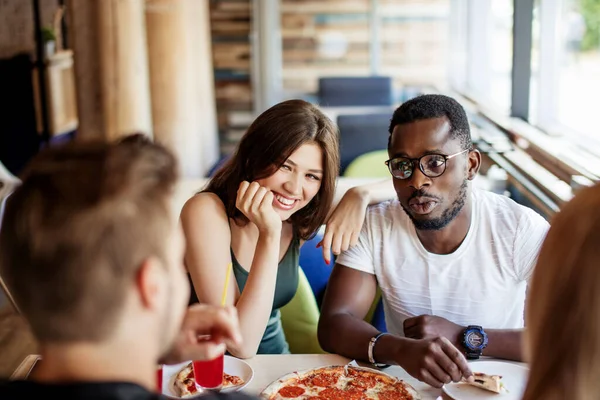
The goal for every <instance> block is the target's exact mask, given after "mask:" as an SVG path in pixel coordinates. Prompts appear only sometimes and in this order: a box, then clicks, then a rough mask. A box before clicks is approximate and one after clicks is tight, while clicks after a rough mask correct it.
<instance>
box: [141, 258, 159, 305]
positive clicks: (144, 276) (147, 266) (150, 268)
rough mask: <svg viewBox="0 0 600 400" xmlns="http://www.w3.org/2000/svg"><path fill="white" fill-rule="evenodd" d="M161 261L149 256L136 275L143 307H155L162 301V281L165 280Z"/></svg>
mask: <svg viewBox="0 0 600 400" xmlns="http://www.w3.org/2000/svg"><path fill="white" fill-rule="evenodd" d="M161 269H162V266H161V265H160V262H159V261H158V260H157V259H156V258H154V257H151V258H148V259H146V260H144V262H142V264H141V265H140V268H139V269H138V272H137V275H136V280H135V283H136V288H137V292H138V294H139V298H140V303H141V304H142V307H146V308H155V307H157V306H158V304H160V302H161V299H160V297H161V291H162V287H161V281H162V280H164V276H163V274H162V270H161Z"/></svg>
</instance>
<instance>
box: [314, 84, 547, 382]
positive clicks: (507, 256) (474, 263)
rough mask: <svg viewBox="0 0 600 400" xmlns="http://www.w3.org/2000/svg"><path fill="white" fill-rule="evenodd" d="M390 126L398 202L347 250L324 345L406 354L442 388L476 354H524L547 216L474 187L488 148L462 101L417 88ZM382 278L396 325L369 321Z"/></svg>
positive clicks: (382, 208)
mask: <svg viewBox="0 0 600 400" xmlns="http://www.w3.org/2000/svg"><path fill="white" fill-rule="evenodd" d="M389 131H390V139H389V142H388V152H389V156H390V159H389V160H388V161H387V162H386V164H387V166H388V168H389V170H390V173H391V175H392V176H393V184H394V188H395V190H396V193H397V195H398V200H391V201H388V202H385V203H381V204H378V205H375V206H372V207H371V208H370V209H369V211H368V213H367V216H366V220H365V225H364V226H363V230H362V232H361V234H360V238H359V240H358V244H357V245H356V246H354V247H352V248H350V249H349V250H347V251H346V252H344V253H342V254H341V255H340V257H339V258H338V259H337V262H336V265H335V267H334V270H333V272H332V275H331V278H330V281H329V284H328V288H327V292H326V294H325V298H324V300H323V306H322V312H321V319H320V321H319V340H320V343H321V346H322V347H323V349H325V350H326V351H329V352H334V353H338V354H342V355H344V356H347V357H349V358H353V359H359V360H365V361H367V360H368V361H370V362H371V363H373V364H374V365H376V366H379V367H381V366H384V365H386V364H398V365H400V366H401V367H403V368H404V369H405V370H406V371H407V372H408V373H410V374H411V375H412V376H414V377H415V378H417V379H419V380H421V381H424V382H427V383H428V384H430V385H432V386H435V387H441V386H442V385H443V384H445V383H449V382H450V381H455V382H456V381H459V380H460V379H462V378H463V377H464V378H469V377H470V376H471V371H470V369H469V366H468V363H467V361H466V359H467V358H468V359H476V358H479V356H481V355H482V354H483V355H486V356H491V357H498V358H507V359H514V360H519V359H521V331H522V328H523V324H524V321H523V311H524V303H525V292H526V288H527V282H528V280H529V279H530V277H531V274H532V270H533V266H534V264H535V261H536V258H537V254H538V251H539V249H540V247H541V244H542V242H543V240H544V238H545V235H546V232H547V230H548V227H549V224H548V222H547V221H546V220H545V219H544V218H542V217H541V216H540V215H539V214H537V213H536V212H534V211H533V210H531V209H529V208H526V207H524V206H521V205H519V204H517V203H516V202H514V201H513V200H511V199H509V198H508V197H506V196H501V195H497V194H494V193H491V192H488V191H484V190H481V189H477V188H474V187H473V186H472V180H473V179H474V178H475V176H476V174H477V171H478V170H479V166H480V163H481V155H480V153H479V152H478V151H477V150H474V149H473V147H472V143H471V135H470V129H469V122H468V119H467V116H466V113H465V111H464V109H463V108H462V106H461V105H460V104H458V103H457V102H456V101H455V100H454V99H452V98H450V97H447V96H442V95H423V96H419V97H416V98H414V99H412V100H410V101H408V102H406V103H404V104H403V105H402V106H400V107H399V108H398V109H397V110H396V111H395V112H394V115H393V117H392V121H391V124H390V129H389ZM377 286H379V287H380V288H381V292H382V296H383V304H384V310H385V316H386V324H387V329H388V331H389V334H388V333H382V332H379V331H378V330H377V329H376V328H375V327H373V326H372V325H370V324H369V323H367V322H365V321H364V317H365V316H366V314H367V312H368V310H369V308H370V306H371V304H372V303H373V300H374V298H375V296H376V290H377ZM339 332H344V334H343V335H340V334H339Z"/></svg>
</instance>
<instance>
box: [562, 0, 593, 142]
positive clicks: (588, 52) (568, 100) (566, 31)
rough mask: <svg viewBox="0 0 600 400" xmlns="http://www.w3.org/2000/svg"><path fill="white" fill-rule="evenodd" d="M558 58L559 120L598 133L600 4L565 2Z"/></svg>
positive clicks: (591, 132) (574, 127)
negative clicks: (596, 121) (596, 122)
mask: <svg viewBox="0 0 600 400" xmlns="http://www.w3.org/2000/svg"><path fill="white" fill-rule="evenodd" d="M561 24H562V26H561V27H560V29H561V30H562V32H563V35H562V39H563V40H562V43H560V46H561V47H560V56H559V57H558V59H557V61H558V66H559V76H558V82H559V83H558V93H557V94H556V97H557V99H558V119H559V121H560V122H561V123H562V124H564V125H567V126H568V127H570V128H572V129H574V130H576V131H579V132H581V133H587V134H590V135H592V134H593V133H595V134H596V135H597V134H598V127H597V124H595V122H594V120H595V119H596V118H597V114H598V94H599V93H600V2H599V1H592V0H565V1H564V8H563V13H562V19H561Z"/></svg>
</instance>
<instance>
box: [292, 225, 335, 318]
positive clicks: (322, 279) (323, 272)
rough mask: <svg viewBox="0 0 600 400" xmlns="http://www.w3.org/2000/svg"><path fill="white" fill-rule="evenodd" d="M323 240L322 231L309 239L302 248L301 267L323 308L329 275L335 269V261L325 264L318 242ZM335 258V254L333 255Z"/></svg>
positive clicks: (318, 302) (318, 303)
mask: <svg viewBox="0 0 600 400" xmlns="http://www.w3.org/2000/svg"><path fill="white" fill-rule="evenodd" d="M321 240H323V234H322V233H321V232H319V233H317V235H316V236H315V237H314V238H312V239H310V240H307V241H306V242H305V243H304V245H303V246H302V247H301V248H300V261H299V262H300V268H302V270H303V272H304V274H305V275H306V278H307V279H308V283H309V284H310V287H311V289H312V291H313V293H314V295H315V299H316V301H317V305H318V306H319V309H321V303H322V302H323V296H324V295H325V288H326V287H327V282H328V281H329V276H330V275H331V271H332V270H333V263H332V264H331V265H327V264H325V260H324V259H323V250H322V249H321V248H320V247H319V248H317V244H318V243H319V242H320V241H321ZM331 259H332V260H333V255H332V257H331Z"/></svg>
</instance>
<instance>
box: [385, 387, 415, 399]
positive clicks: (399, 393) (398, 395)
mask: <svg viewBox="0 0 600 400" xmlns="http://www.w3.org/2000/svg"><path fill="white" fill-rule="evenodd" d="M379 399H380V400H404V399H406V400H408V399H412V396H411V395H409V394H408V392H407V391H406V389H405V388H404V387H403V386H402V387H399V386H396V389H395V390H384V391H382V392H379Z"/></svg>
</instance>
